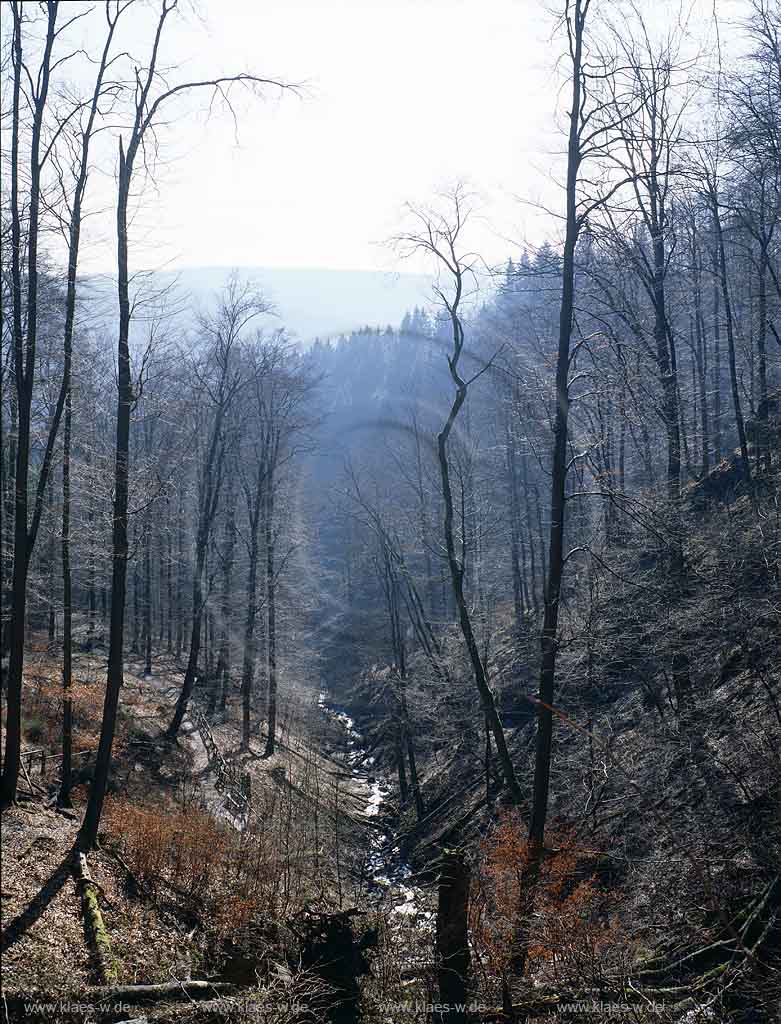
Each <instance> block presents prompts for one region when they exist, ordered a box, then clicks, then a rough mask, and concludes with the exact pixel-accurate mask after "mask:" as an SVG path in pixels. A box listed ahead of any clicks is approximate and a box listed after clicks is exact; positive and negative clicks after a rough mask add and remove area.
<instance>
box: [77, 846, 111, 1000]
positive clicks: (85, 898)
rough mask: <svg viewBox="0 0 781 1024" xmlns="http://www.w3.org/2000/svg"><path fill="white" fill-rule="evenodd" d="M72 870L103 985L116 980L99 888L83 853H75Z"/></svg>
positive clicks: (99, 977)
mask: <svg viewBox="0 0 781 1024" xmlns="http://www.w3.org/2000/svg"><path fill="white" fill-rule="evenodd" d="M74 870H75V874H76V879H77V882H78V885H79V888H80V889H81V905H82V910H83V912H84V919H85V921H86V922H87V929H88V931H89V935H90V939H91V940H92V949H93V954H94V956H95V961H96V965H97V969H98V979H99V981H100V982H101V983H102V984H103V985H110V984H111V983H112V982H114V981H116V980H117V964H116V961H115V960H114V957H113V956H112V954H111V942H110V940H109V936H108V931H107V930H106V924H105V921H104V920H103V914H102V913H101V911H100V902H99V901H98V893H99V891H100V888H99V886H98V885H97V883H96V882H95V881H94V879H93V878H92V876H91V875H90V873H89V867H88V866H87V858H86V856H85V855H84V854H83V853H80V852H77V853H76V857H75V860H74Z"/></svg>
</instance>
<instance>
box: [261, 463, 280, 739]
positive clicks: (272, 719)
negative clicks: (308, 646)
mask: <svg viewBox="0 0 781 1024" xmlns="http://www.w3.org/2000/svg"><path fill="white" fill-rule="evenodd" d="M265 529H266V606H267V609H268V625H267V631H266V652H267V659H268V660H267V665H268V736H267V738H266V750H265V753H264V756H265V757H271V755H272V754H273V753H274V749H275V745H276V734H277V610H276V609H277V605H276V577H275V571H276V570H275V567H274V554H275V534H274V472H273V466H269V475H268V482H267V485H266V515H265Z"/></svg>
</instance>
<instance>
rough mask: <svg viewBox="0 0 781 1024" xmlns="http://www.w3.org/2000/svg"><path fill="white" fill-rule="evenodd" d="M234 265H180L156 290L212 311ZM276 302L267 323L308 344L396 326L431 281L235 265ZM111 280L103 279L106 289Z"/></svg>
mask: <svg viewBox="0 0 781 1024" xmlns="http://www.w3.org/2000/svg"><path fill="white" fill-rule="evenodd" d="M233 269H234V268H232V267H208V266H207V267H182V268H180V269H178V270H173V271H159V272H157V273H155V274H154V275H153V283H152V285H151V288H152V290H158V289H160V288H163V287H165V286H167V285H169V284H174V285H175V289H176V294H177V298H178V300H179V303H180V304H184V305H185V306H186V307H187V308H190V309H197V308H198V307H200V306H202V307H204V308H208V306H209V304H210V302H211V300H212V299H213V296H214V294H215V293H217V292H219V291H220V289H221V288H222V286H223V285H224V283H225V281H226V280H227V278H228V276H229V275H230V273H231V271H232V270H233ZM235 269H236V270H237V271H238V273H239V274H240V275H241V276H242V277H243V278H248V279H250V280H252V281H254V282H255V283H256V284H257V285H258V286H259V287H260V289H261V290H262V291H263V292H264V294H265V295H267V297H268V298H269V299H270V300H271V301H272V302H273V303H274V307H275V309H276V311H277V313H278V317H277V318H273V319H269V321H268V322H269V325H271V324H278V325H279V326H284V327H286V328H287V329H288V331H289V332H290V333H291V334H292V335H295V337H296V338H297V339H298V340H300V341H302V342H304V343H306V344H308V343H309V342H312V341H313V340H314V339H315V338H322V339H325V338H332V337H335V336H338V335H340V334H345V333H349V332H350V331H353V330H356V329H358V328H360V327H364V326H366V325H369V326H371V327H385V326H386V325H387V324H391V326H393V327H398V325H399V323H400V322H401V319H402V317H403V316H404V314H405V312H407V310H412V309H413V308H414V307H415V306H423V305H427V304H428V303H430V301H431V278H429V277H427V276H426V275H424V274H396V273H386V272H383V271H374V270H328V269H325V268H318V267H312V268H309V267H302V268H298V267H237V268H235ZM109 281H110V278H108V277H103V278H102V280H101V283H100V290H101V291H103V288H104V286H105V285H107V284H108V282H109Z"/></svg>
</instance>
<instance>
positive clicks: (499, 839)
mask: <svg viewBox="0 0 781 1024" xmlns="http://www.w3.org/2000/svg"><path fill="white" fill-rule="evenodd" d="M600 855H601V851H599V850H597V849H594V848H591V847H588V848H587V847H585V846H584V845H583V844H582V843H580V842H579V841H578V839H577V837H576V836H575V835H574V834H573V833H571V832H569V831H567V830H563V829H560V830H558V831H556V830H551V831H550V832H549V833H548V835H547V836H546V853H545V857H544V859H543V864H542V868H541V873H540V878H539V882H538V886H537V890H536V898H535V903H534V913H533V916H532V919H531V921H528V922H522V921H521V919H520V913H521V911H520V908H521V906H522V902H523V901H522V898H521V897H522V893H521V886H522V884H523V877H524V871H525V869H526V867H527V864H528V856H529V846H528V840H527V836H526V827H525V824H524V822H523V821H522V819H521V816H520V814H519V813H518V812H516V811H510V812H507V813H506V814H505V815H503V816H502V818H501V819H500V821H499V822H498V823H497V824H496V826H495V827H494V828H493V829H492V830H491V832H489V834H488V835H487V836H486V838H485V839H484V840H483V842H482V844H481V847H480V851H479V860H478V864H477V870H476V872H475V878H474V885H473V889H472V897H471V905H470V926H471V928H470V930H471V934H472V936H473V942H474V948H475V952H476V954H477V956H476V961H477V965H478V970H479V971H480V972H481V973H482V975H483V981H484V982H485V983H487V984H488V985H489V987H491V984H492V982H493V983H495V982H497V981H498V979H500V978H501V977H503V976H504V975H506V974H508V973H510V961H511V956H512V950H513V949H514V946H515V940H516V936H517V935H518V933H519V930H520V929H521V927H522V924H525V926H526V927H527V928H528V933H527V934H528V942H529V948H528V970H529V973H530V974H531V975H532V976H536V977H537V978H538V979H539V980H545V981H549V982H551V983H561V982H565V983H567V984H568V985H576V986H583V987H584V988H588V987H599V986H601V985H602V984H604V983H605V982H606V975H607V973H610V974H611V975H612V977H613V978H615V977H616V975H621V974H622V973H623V965H624V964H625V963H628V962H629V952H630V946H631V943H630V941H629V939H628V937H627V936H626V935H625V933H624V931H623V929H622V928H621V926H620V924H619V920H618V915H617V914H616V913H615V908H611V906H610V903H609V897H608V893H607V892H606V891H604V890H603V889H602V887H601V886H600V884H599V882H598V879H597V875H596V867H595V865H596V863H597V861H598V859H599V857H600Z"/></svg>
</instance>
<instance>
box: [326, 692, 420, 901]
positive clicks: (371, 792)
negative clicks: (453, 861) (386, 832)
mask: <svg viewBox="0 0 781 1024" xmlns="http://www.w3.org/2000/svg"><path fill="white" fill-rule="evenodd" d="M317 705H318V707H319V708H320V710H321V711H322V712H323V713H324V714H325V715H327V716H328V717H329V718H330V719H331V720H332V721H335V722H338V723H339V724H340V725H341V726H342V728H343V729H344V731H345V736H346V741H347V754H346V757H345V760H346V761H347V763H348V764H351V763H352V762H354V761H356V760H357V759H358V758H361V757H362V755H364V748H363V746H362V737H361V735H360V733H358V732H357V730H356V728H355V720H354V719H352V718H351V717H350V716H349V715H348V714H347V713H346V712H345V711H339V710H337V709H336V708H333V707H331V705H330V704H329V703H328V694H327V693H326V692H325V691H324V690H321V691H320V694H319V696H318V700H317ZM361 763H362V764H364V765H367V766H371V765H373V764H374V757H372V756H371V755H365V756H363V757H362V761H361ZM356 781H357V782H359V783H361V784H363V785H365V787H366V807H365V809H364V814H365V815H366V817H367V818H373V817H377V815H379V813H380V811H381V809H382V803H383V800H384V799H385V793H386V792H387V788H388V787H387V786H386V785H385V784H384V783H383V782H382V781H381V780H380V779H379V778H373V779H371V778H369V779H366V780H365V781H364V780H363V779H362V778H361V777H360V776H358V775H356ZM386 838H387V837H384V836H383V835H382V833H380V832H377V833H374V832H373V833H372V836H371V839H370V841H369V842H370V858H369V860H370V864H371V865H372V867H371V878H372V881H373V882H374V883H375V885H377V886H379V887H381V889H383V890H385V893H387V895H388V897H390V898H391V899H392V900H393V904H394V906H393V909H394V911H395V912H396V913H398V914H405V915H407V914H420V916H421V918H422V919H425V920H427V921H428V920H429V919H431V920H433V917H434V915H433V913H431V912H430V911H425V912H422V911H421V909H420V908H421V898H422V890H421V889H420V888H419V887H417V886H415V885H413V884H411V883H410V882H409V881H408V880H409V879H410V878H411V877H412V868H411V867H410V866H409V865H408V864H406V863H404V861H402V860H401V859H400V857H398V850H396V849H395V848H390V849H389V847H388V845H387V843H385V842H384V839H386ZM389 854H390V856H391V857H393V858H394V860H395V863H389V862H388V855H389ZM389 868H390V869H391V870H389Z"/></svg>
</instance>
